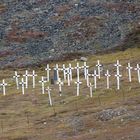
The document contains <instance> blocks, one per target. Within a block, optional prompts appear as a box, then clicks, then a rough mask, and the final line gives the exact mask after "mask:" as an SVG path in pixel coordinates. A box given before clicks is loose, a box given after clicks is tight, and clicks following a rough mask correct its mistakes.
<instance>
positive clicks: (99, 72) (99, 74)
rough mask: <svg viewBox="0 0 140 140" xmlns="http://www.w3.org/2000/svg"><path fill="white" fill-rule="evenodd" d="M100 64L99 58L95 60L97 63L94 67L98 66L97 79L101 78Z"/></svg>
mask: <svg viewBox="0 0 140 140" xmlns="http://www.w3.org/2000/svg"><path fill="white" fill-rule="evenodd" d="M101 66H102V65H101V64H100V61H99V60H97V65H96V67H97V68H98V77H99V79H100V78H101V69H100V68H101Z"/></svg>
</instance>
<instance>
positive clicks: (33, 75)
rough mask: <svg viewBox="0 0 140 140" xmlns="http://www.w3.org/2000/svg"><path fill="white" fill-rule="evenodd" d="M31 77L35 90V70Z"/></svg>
mask: <svg viewBox="0 0 140 140" xmlns="http://www.w3.org/2000/svg"><path fill="white" fill-rule="evenodd" d="M30 76H31V77H33V88H35V77H36V76H37V74H35V71H34V70H33V73H32V75H30Z"/></svg>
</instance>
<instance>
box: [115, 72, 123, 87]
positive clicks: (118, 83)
mask: <svg viewBox="0 0 140 140" xmlns="http://www.w3.org/2000/svg"><path fill="white" fill-rule="evenodd" d="M115 77H116V78H117V89H118V90H119V89H120V77H122V75H120V74H119V73H117V74H116V75H115Z"/></svg>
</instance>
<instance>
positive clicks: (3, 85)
mask: <svg viewBox="0 0 140 140" xmlns="http://www.w3.org/2000/svg"><path fill="white" fill-rule="evenodd" d="M7 85H8V84H7V83H5V80H4V79H3V80H2V83H1V84H0V86H2V90H3V95H4V96H5V95H6V89H5V87H6V86H7Z"/></svg>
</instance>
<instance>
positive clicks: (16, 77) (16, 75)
mask: <svg viewBox="0 0 140 140" xmlns="http://www.w3.org/2000/svg"><path fill="white" fill-rule="evenodd" d="M19 77H20V75H18V73H17V71H15V75H14V76H13V78H14V79H15V80H16V86H17V89H19V79H18V78H19Z"/></svg>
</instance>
